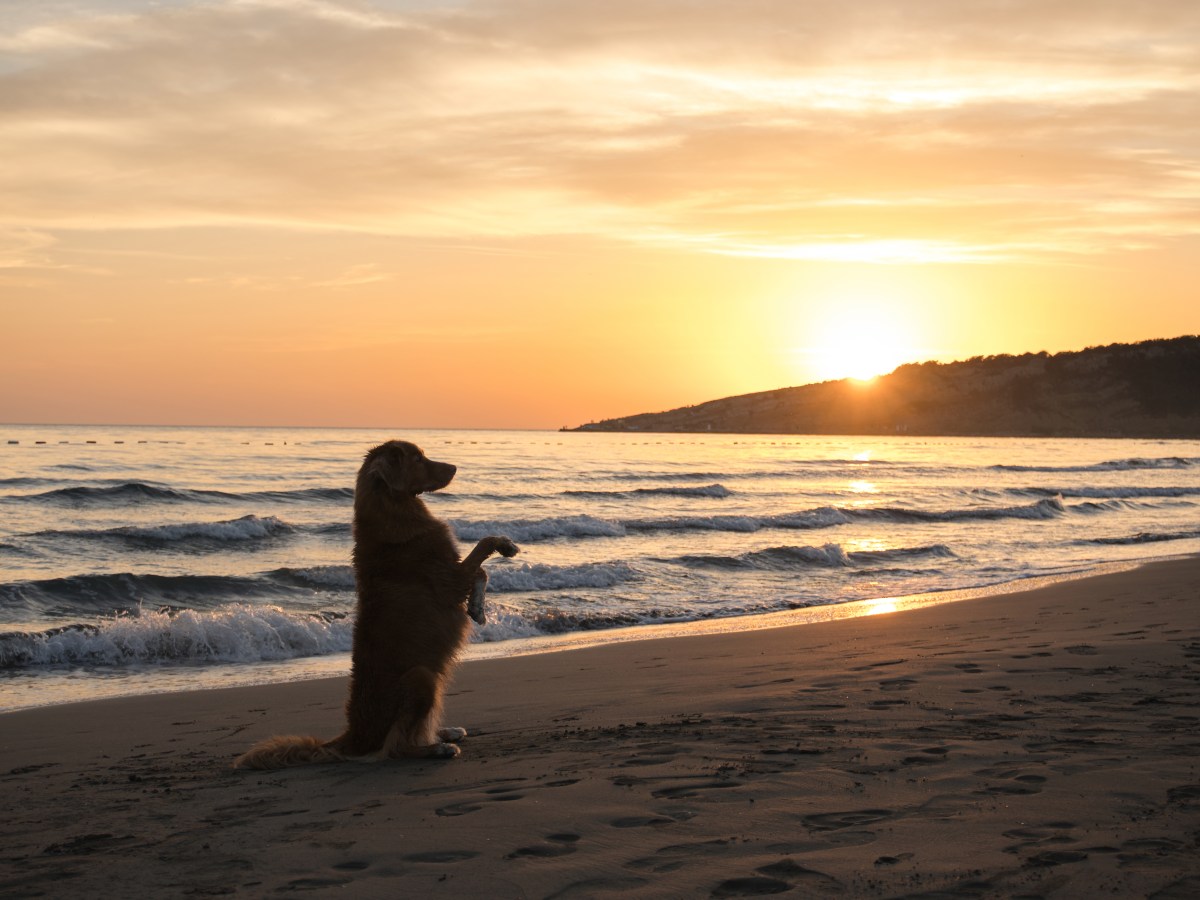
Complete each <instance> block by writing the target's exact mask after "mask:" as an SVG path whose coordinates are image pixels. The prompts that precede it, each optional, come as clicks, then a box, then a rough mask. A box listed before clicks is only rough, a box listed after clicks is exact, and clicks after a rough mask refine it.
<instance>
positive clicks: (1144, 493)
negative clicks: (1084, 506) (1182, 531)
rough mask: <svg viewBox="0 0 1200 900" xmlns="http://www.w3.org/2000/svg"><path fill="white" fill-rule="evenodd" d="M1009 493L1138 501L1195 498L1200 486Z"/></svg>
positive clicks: (1038, 489) (1013, 491) (1019, 490)
mask: <svg viewBox="0 0 1200 900" xmlns="http://www.w3.org/2000/svg"><path fill="white" fill-rule="evenodd" d="M1008 493H1009V494H1010V495H1013V496H1023V497H1069V498H1076V499H1089V500H1137V499H1140V498H1143V497H1145V498H1148V499H1154V498H1170V497H1195V496H1198V495H1200V485H1196V486H1177V487H1070V488H1041V487H1026V488H1009V489H1008Z"/></svg>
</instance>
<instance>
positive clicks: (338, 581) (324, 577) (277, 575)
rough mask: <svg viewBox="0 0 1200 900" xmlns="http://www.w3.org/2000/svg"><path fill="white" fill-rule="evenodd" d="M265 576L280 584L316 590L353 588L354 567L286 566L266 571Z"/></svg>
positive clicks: (345, 589)
mask: <svg viewBox="0 0 1200 900" xmlns="http://www.w3.org/2000/svg"><path fill="white" fill-rule="evenodd" d="M267 577H268V578H270V579H272V580H273V581H277V582H279V583H281V584H288V585H293V586H295V587H303V588H310V589H311V590H316V591H331V590H332V591H352V590H354V569H353V568H351V567H350V566H302V567H297V568H292V567H286V568H282V569H276V570H274V571H273V572H268V573H267Z"/></svg>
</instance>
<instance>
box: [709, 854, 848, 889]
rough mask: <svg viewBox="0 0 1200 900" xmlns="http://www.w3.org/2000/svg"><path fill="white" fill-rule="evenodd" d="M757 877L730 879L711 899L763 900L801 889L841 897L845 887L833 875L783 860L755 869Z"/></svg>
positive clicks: (722, 884) (718, 887) (719, 887)
mask: <svg viewBox="0 0 1200 900" xmlns="http://www.w3.org/2000/svg"><path fill="white" fill-rule="evenodd" d="M755 871H756V872H757V873H758V874H757V875H751V876H749V877H746V878H729V879H727V880H725V881H722V882H721V883H720V884H718V885H717V886H716V887H714V888H713V889H712V893H711V894H710V895H709V896H712V897H763V896H767V895H769V894H783V893H786V892H788V891H791V890H794V889H797V888H799V889H800V890H801V891H802V893H803V896H805V897H816V896H821V895H826V896H841V895H843V894H844V893H845V885H844V884H842V882H840V881H838V880H837V879H836V878H834V877H833V876H832V875H826V874H825V873H824V872H818V871H816V870H815V869H807V868H805V867H804V866H802V865H800V864H799V863H797V862H795V861H793V860H791V859H784V860H780V861H779V862H777V863H771V864H770V865H768V866H761V867H760V868H758V869H755Z"/></svg>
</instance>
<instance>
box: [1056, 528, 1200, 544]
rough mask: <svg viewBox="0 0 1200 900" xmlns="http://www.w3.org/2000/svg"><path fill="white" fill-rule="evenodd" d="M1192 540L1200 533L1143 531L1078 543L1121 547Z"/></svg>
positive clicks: (1088, 539)
mask: <svg viewBox="0 0 1200 900" xmlns="http://www.w3.org/2000/svg"><path fill="white" fill-rule="evenodd" d="M1192 538H1200V531H1170V532H1153V531H1142V532H1139V533H1138V534H1131V535H1128V536H1126V537H1104V538H1086V539H1084V540H1081V541H1077V542H1076V543H1078V544H1105V545H1108V546H1114V545H1117V546H1121V545H1127V544H1157V543H1161V542H1164V541H1186V540H1190V539H1192Z"/></svg>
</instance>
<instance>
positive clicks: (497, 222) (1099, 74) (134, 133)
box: [0, 0, 1200, 277]
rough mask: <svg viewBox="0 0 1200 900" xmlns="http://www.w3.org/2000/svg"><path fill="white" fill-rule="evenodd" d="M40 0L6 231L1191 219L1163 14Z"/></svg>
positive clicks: (743, 4)
mask: <svg viewBox="0 0 1200 900" xmlns="http://www.w3.org/2000/svg"><path fill="white" fill-rule="evenodd" d="M49 9H50V10H51V12H47V13H45V14H44V15H46V16H50V18H43V19H33V20H29V21H27V22H25V23H24V24H23V26H22V28H21V29H19V30H17V31H15V32H13V34H12V35H11V36H10V37H8V38H6V39H5V40H4V42H3V43H0V54H2V55H3V62H0V135H2V138H0V139H2V140H3V143H4V146H5V148H6V149H5V157H6V166H5V167H4V169H3V172H0V209H3V210H4V213H3V214H0V215H2V216H3V221H0V226H4V227H10V228H33V229H37V230H40V231H50V230H54V229H64V228H84V229H100V228H106V229H112V228H150V227H160V226H193V225H207V226H211V225H246V224H253V225H268V226H272V227H281V228H298V229H344V230H352V231H353V230H359V231H369V232H374V233H382V234H396V235H406V236H411V237H425V238H429V239H460V238H472V237H507V236H527V235H543V234H587V235H596V236H600V237H603V238H613V239H618V240H643V241H645V242H647V243H650V244H653V245H655V246H663V245H669V246H673V247H675V248H677V249H680V250H684V251H689V252H706V253H721V254H734V255H739V254H753V255H774V256H781V257H783V258H804V259H833V260H842V259H853V260H873V261H878V262H901V261H904V262H921V261H976V262H987V261H998V260H1002V259H1011V258H1013V257H1016V256H1022V257H1025V256H1039V255H1045V254H1055V253H1057V254H1080V253H1083V254H1096V253H1102V252H1105V251H1106V250H1108V249H1112V248H1118V247H1123V246H1128V245H1129V241H1130V236H1131V235H1136V242H1137V243H1138V245H1139V246H1140V245H1151V244H1153V243H1154V242H1155V241H1156V239H1157V237H1156V236H1159V235H1162V236H1163V237H1164V238H1165V237H1166V236H1173V235H1179V234H1196V233H1197V231H1198V230H1200V229H1198V226H1197V222H1196V220H1195V217H1194V216H1189V215H1188V214H1187V212H1188V209H1189V208H1191V207H1193V206H1194V204H1195V201H1196V200H1197V199H1200V197H1198V194H1200V152H1198V151H1200V137H1198V136H1197V133H1196V129H1195V128H1194V127H1192V125H1191V123H1192V122H1195V121H1197V118H1198V116H1200V108H1198V107H1200V100H1198V98H1200V68H1198V66H1197V63H1196V60H1195V56H1194V53H1193V52H1192V50H1191V49H1190V48H1193V47H1194V46H1195V45H1196V43H1197V41H1200V9H1198V8H1197V7H1196V4H1194V3H1191V2H1177V3H1176V2H1157V3H1150V4H1112V5H1109V4H1094V3H1088V2H1083V0H1045V2H1007V3H1006V2H998V3H988V4H976V3H950V2H939V0H931V2H928V3H921V4H911V3H901V2H898V0H894V2H879V0H864V2H859V3H845V2H837V3H834V2H796V3H791V4H778V3H772V2H767V0H724V2H712V3H705V4H695V3H686V2H683V0H662V2H657V3H645V2H636V3H635V2H631V0H617V2H606V3H598V2H595V3H590V2H589V3H561V2H549V0H526V2H503V3H502V2H493V3H467V2H464V3H458V4H446V3H436V2H429V3H418V2H397V0H392V2H384V0H381V2H376V3H366V2H341V0H227V2H220V0H211V2H195V3H186V2H181V3H174V4H168V5H167V6H165V7H162V8H158V7H146V6H145V5H140V4H135V5H123V4H120V3H115V4H114V3H108V4H93V5H92V10H93V11H94V12H95V14H89V12H88V9H87V8H83V9H81V10H78V11H76V12H64V11H62V8H61V7H55V6H51V7H49ZM348 277H353V273H350V275H349V276H348ZM365 277H370V273H366V276H365Z"/></svg>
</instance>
